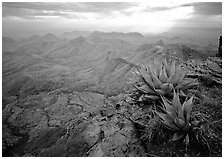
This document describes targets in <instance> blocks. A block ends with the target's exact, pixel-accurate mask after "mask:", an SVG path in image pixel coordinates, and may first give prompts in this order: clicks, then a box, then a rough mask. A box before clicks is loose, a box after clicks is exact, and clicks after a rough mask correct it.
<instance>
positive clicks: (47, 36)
mask: <svg viewBox="0 0 224 159" xmlns="http://www.w3.org/2000/svg"><path fill="white" fill-rule="evenodd" d="M56 39H57V36H56V35H54V34H52V33H47V34H45V35H44V36H42V37H41V40H43V41H55V40H56Z"/></svg>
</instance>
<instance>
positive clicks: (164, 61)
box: [163, 57, 168, 67]
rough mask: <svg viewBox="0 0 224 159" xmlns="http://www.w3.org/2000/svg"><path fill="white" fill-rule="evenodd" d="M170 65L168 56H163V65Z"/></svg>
mask: <svg viewBox="0 0 224 159" xmlns="http://www.w3.org/2000/svg"><path fill="white" fill-rule="evenodd" d="M167 65H168V63H167V60H166V57H164V58H163V66H164V67H166V66H167Z"/></svg>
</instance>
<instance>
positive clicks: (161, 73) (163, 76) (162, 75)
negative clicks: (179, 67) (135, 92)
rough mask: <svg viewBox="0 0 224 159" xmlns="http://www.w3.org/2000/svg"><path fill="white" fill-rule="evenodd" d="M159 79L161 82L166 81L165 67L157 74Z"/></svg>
mask: <svg viewBox="0 0 224 159" xmlns="http://www.w3.org/2000/svg"><path fill="white" fill-rule="evenodd" d="M159 79H160V81H161V82H163V83H165V82H166V81H167V79H168V76H167V74H166V70H165V68H162V70H161V72H160V74H159Z"/></svg>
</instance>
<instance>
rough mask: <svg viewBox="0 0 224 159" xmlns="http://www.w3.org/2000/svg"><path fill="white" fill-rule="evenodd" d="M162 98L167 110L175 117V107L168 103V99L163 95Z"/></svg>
mask: <svg viewBox="0 0 224 159" xmlns="http://www.w3.org/2000/svg"><path fill="white" fill-rule="evenodd" d="M161 99H162V101H163V106H164V108H165V112H167V113H170V114H171V115H172V116H173V117H176V113H175V110H174V108H173V107H172V106H171V105H170V104H169V103H168V101H167V99H166V98H165V97H163V96H161Z"/></svg>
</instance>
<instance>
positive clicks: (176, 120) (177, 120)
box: [174, 117, 186, 128]
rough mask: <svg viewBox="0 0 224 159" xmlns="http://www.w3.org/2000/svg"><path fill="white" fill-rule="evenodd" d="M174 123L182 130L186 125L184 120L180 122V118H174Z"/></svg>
mask: <svg viewBox="0 0 224 159" xmlns="http://www.w3.org/2000/svg"><path fill="white" fill-rule="evenodd" d="M174 123H175V124H176V125H177V126H178V127H179V128H183V127H184V126H185V125H186V123H185V121H184V119H183V120H182V119H180V118H178V117H177V118H175V120H174Z"/></svg>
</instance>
